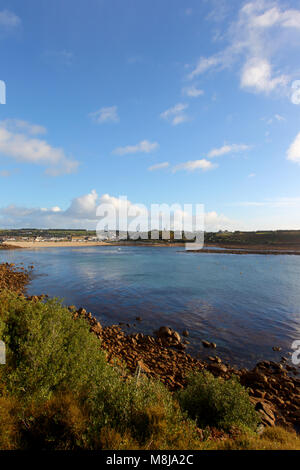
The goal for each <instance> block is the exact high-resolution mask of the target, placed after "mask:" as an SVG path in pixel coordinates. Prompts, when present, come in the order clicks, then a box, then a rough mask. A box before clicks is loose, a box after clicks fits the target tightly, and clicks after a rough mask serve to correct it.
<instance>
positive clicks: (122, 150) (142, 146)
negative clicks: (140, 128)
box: [113, 140, 159, 155]
mask: <svg viewBox="0 0 300 470" xmlns="http://www.w3.org/2000/svg"><path fill="white" fill-rule="evenodd" d="M158 147H159V144H158V142H149V140H142V141H141V142H139V143H138V144H136V145H127V146H126V147H117V148H116V149H115V150H113V153H114V154H115V155H127V154H134V153H151V152H153V151H154V150H156V149H158Z"/></svg>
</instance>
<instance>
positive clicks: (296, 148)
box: [287, 132, 300, 165]
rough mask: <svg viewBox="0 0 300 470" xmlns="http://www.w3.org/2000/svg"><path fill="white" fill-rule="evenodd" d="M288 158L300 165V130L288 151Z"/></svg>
mask: <svg viewBox="0 0 300 470" xmlns="http://www.w3.org/2000/svg"><path fill="white" fill-rule="evenodd" d="M287 159H288V160H290V161H291V162H294V163H298V164H299V165H300V132H299V134H297V136H296V138H295V140H294V141H293V142H292V144H291V145H290V147H289V149H288V151H287Z"/></svg>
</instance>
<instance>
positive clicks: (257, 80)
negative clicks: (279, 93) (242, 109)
mask: <svg viewBox="0 0 300 470" xmlns="http://www.w3.org/2000/svg"><path fill="white" fill-rule="evenodd" d="M288 81H289V78H288V77H287V76H286V75H279V76H276V77H275V76H273V73H272V67H271V64H270V63H269V62H268V61H267V60H266V59H261V58H257V57H253V58H251V59H249V60H248V61H247V62H246V64H245V65H244V67H243V70H242V75H241V87H242V88H250V89H252V90H253V91H255V92H258V93H260V92H265V93H270V92H271V91H274V90H275V89H276V88H278V87H282V86H285V85H287V83H288Z"/></svg>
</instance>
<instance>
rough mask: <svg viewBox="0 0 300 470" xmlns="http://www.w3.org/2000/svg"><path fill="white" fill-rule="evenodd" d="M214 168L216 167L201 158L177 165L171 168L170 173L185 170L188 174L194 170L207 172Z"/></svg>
mask: <svg viewBox="0 0 300 470" xmlns="http://www.w3.org/2000/svg"><path fill="white" fill-rule="evenodd" d="M215 167H216V165H214V164H212V163H211V162H210V161H209V160H206V159H205V158H202V159H201V160H190V161H188V162H184V163H179V165H176V166H174V167H173V169H172V172H173V173H176V172H177V171H181V170H185V171H188V172H192V171H195V170H203V171H207V170H212V169H213V168H215Z"/></svg>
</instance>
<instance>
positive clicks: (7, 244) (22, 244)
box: [2, 241, 184, 250]
mask: <svg viewBox="0 0 300 470" xmlns="http://www.w3.org/2000/svg"><path fill="white" fill-rule="evenodd" d="M89 246H150V247H154V246H155V247H176V246H184V243H159V242H158V243H153V242H143V241H141V242H138V243H137V242H131V241H129V242H122V241H120V242H101V241H98V242H88V241H87V242H76V241H72V242H18V241H12V242H5V243H3V245H2V249H3V250H5V249H9V250H10V249H14V248H21V249H32V248H37V249H38V248H82V247H89ZM4 247H5V248H4ZM6 247H8V248H6Z"/></svg>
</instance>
